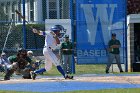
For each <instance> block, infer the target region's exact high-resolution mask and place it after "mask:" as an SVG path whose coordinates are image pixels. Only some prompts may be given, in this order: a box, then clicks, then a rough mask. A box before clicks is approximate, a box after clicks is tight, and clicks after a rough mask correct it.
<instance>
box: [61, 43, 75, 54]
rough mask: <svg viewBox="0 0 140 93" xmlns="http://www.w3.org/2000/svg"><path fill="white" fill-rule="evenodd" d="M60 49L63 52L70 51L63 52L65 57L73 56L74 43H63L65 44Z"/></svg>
mask: <svg viewBox="0 0 140 93" xmlns="http://www.w3.org/2000/svg"><path fill="white" fill-rule="evenodd" d="M60 49H61V50H62V49H68V50H63V51H61V52H62V54H64V55H71V54H72V49H73V45H72V42H63V43H62V44H61V47H60Z"/></svg>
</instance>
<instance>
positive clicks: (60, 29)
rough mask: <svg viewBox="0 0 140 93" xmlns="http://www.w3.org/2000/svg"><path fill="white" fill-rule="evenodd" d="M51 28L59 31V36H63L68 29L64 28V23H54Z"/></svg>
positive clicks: (55, 31) (56, 31)
mask: <svg viewBox="0 0 140 93" xmlns="http://www.w3.org/2000/svg"><path fill="white" fill-rule="evenodd" d="M50 30H51V31H53V32H54V33H59V34H58V37H59V38H62V37H63V36H64V34H65V33H66V29H64V27H63V26H62V25H54V26H53V27H51V29H50Z"/></svg>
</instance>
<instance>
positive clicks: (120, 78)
mask: <svg viewBox="0 0 140 93" xmlns="http://www.w3.org/2000/svg"><path fill="white" fill-rule="evenodd" d="M45 81H47V82H55V81H57V82H59V81H60V82H61V81H82V82H84V81H85V82H108V83H130V84H140V75H138V74H133V75H132V74H131V75H128V74H117V75H116V74H102V75H95V74H91V75H88V74H84V75H79V76H74V79H73V80H70V79H67V80H65V79H64V78H63V77H61V76H57V77H56V76H55V77H54V76H37V78H36V80H32V79H22V78H21V77H18V78H17V77H12V78H11V80H7V81H4V80H3V79H1V80H0V84H11V83H32V82H45Z"/></svg>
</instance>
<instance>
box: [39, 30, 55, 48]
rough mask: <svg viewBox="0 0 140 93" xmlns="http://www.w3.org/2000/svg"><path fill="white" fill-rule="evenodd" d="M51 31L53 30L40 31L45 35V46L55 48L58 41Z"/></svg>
mask: <svg viewBox="0 0 140 93" xmlns="http://www.w3.org/2000/svg"><path fill="white" fill-rule="evenodd" d="M50 32H51V31H44V32H42V33H40V35H43V36H45V45H44V47H51V48H55V47H56V45H57V43H56V40H55V39H54V37H53V35H52V34H51V33H50Z"/></svg>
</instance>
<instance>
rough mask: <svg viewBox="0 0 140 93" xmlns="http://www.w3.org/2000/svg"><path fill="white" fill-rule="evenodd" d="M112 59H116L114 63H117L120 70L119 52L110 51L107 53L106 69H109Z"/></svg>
mask: <svg viewBox="0 0 140 93" xmlns="http://www.w3.org/2000/svg"><path fill="white" fill-rule="evenodd" d="M114 59H116V63H117V65H118V68H119V70H120V71H122V67H121V62H120V54H112V53H109V58H108V64H107V66H106V71H109V68H110V66H111V64H112V62H113V60H114Z"/></svg>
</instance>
